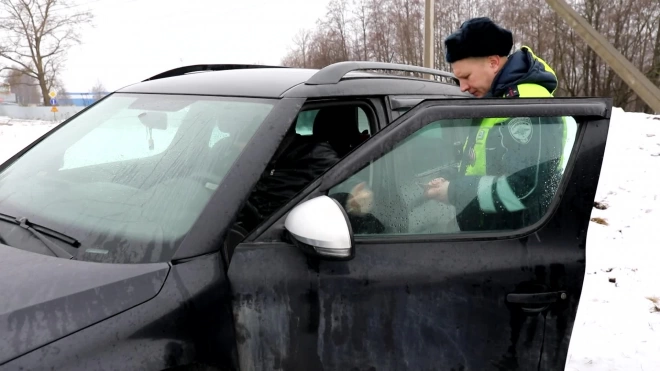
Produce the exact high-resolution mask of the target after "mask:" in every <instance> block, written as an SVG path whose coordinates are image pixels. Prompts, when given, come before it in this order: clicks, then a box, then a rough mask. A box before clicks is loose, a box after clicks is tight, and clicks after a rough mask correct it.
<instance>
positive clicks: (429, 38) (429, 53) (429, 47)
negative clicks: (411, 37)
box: [424, 0, 435, 79]
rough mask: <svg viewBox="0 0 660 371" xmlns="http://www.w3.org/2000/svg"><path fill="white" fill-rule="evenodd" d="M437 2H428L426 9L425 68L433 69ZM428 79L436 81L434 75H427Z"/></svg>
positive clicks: (431, 0) (430, 0) (427, 0)
mask: <svg viewBox="0 0 660 371" xmlns="http://www.w3.org/2000/svg"><path fill="white" fill-rule="evenodd" d="M434 1H435V0H426V7H425V9H424V67H427V68H433V60H434V58H433V54H434V50H433V49H434V48H433V47H434V45H435V40H434V39H433V22H434V21H433V20H434V17H433V16H434V14H433V5H434ZM425 78H427V79H434V78H435V77H434V76H432V75H426V74H425Z"/></svg>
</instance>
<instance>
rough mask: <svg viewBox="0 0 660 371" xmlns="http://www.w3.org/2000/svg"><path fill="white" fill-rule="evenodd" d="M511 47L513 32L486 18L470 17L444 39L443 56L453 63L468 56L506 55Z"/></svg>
mask: <svg viewBox="0 0 660 371" xmlns="http://www.w3.org/2000/svg"><path fill="white" fill-rule="evenodd" d="M512 47H513V34H512V33H511V31H509V30H507V29H504V28H502V27H500V26H498V25H496V24H495V23H493V21H492V20H491V19H490V18H488V17H480V18H472V19H470V20H467V21H465V22H463V24H462V25H461V28H459V30H458V31H456V32H454V33H453V34H451V35H449V36H448V37H447V38H446V39H445V58H446V60H447V63H454V62H456V61H459V60H461V59H465V58H470V57H488V56H491V55H499V56H501V57H506V56H508V55H509V53H510V52H511V48H512Z"/></svg>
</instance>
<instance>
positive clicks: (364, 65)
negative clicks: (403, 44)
mask: <svg viewBox="0 0 660 371" xmlns="http://www.w3.org/2000/svg"><path fill="white" fill-rule="evenodd" d="M359 70H391V71H404V72H417V73H424V74H428V75H434V76H441V77H447V78H450V79H452V81H454V82H455V83H456V85H459V82H458V79H457V78H456V76H454V74H452V73H449V72H445V71H440V70H435V69H432V68H426V67H418V66H410V65H407V64H398V63H383V62H338V63H334V64H331V65H329V66H326V67H324V68H323V69H321V70H320V71H319V72H317V73H315V74H314V75H313V76H312V77H311V78H310V79H309V80H307V82H306V83H305V84H308V85H332V84H336V83H338V82H339V81H341V79H342V78H343V77H344V76H345V75H346V74H347V73H349V72H352V71H359Z"/></svg>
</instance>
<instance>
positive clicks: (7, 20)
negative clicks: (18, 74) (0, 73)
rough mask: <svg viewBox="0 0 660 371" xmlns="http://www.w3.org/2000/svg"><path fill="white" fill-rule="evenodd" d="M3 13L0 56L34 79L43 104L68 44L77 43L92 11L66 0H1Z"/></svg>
mask: <svg viewBox="0 0 660 371" xmlns="http://www.w3.org/2000/svg"><path fill="white" fill-rule="evenodd" d="M0 11H1V12H2V13H3V15H6V16H5V17H4V19H3V20H2V21H1V22H0V31H2V33H3V34H4V37H3V38H2V39H1V40H0V57H3V58H5V59H7V60H9V61H11V62H13V63H14V64H16V65H18V66H17V67H7V68H8V69H12V70H19V71H23V72H24V73H25V74H26V75H28V76H31V77H32V78H34V79H35V80H37V82H38V84H39V88H40V91H41V95H42V98H43V103H44V105H48V104H49V101H50V97H49V96H48V93H49V91H50V90H51V89H52V88H53V85H54V83H55V80H56V78H57V75H58V72H59V71H60V70H61V68H62V66H63V65H64V62H65V60H66V53H67V51H68V50H69V48H70V47H71V46H73V45H75V44H78V43H80V33H79V30H80V29H81V27H82V26H83V25H86V24H90V23H91V21H92V18H93V16H92V14H91V13H90V12H88V11H77V10H75V7H74V6H73V4H71V3H69V2H68V1H67V0H0Z"/></svg>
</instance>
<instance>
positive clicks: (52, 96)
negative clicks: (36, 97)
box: [48, 90, 57, 98]
mask: <svg viewBox="0 0 660 371" xmlns="http://www.w3.org/2000/svg"><path fill="white" fill-rule="evenodd" d="M48 95H49V96H50V97H51V98H55V97H56V96H57V92H56V91H55V90H53V91H51V92H50V93H48Z"/></svg>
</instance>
